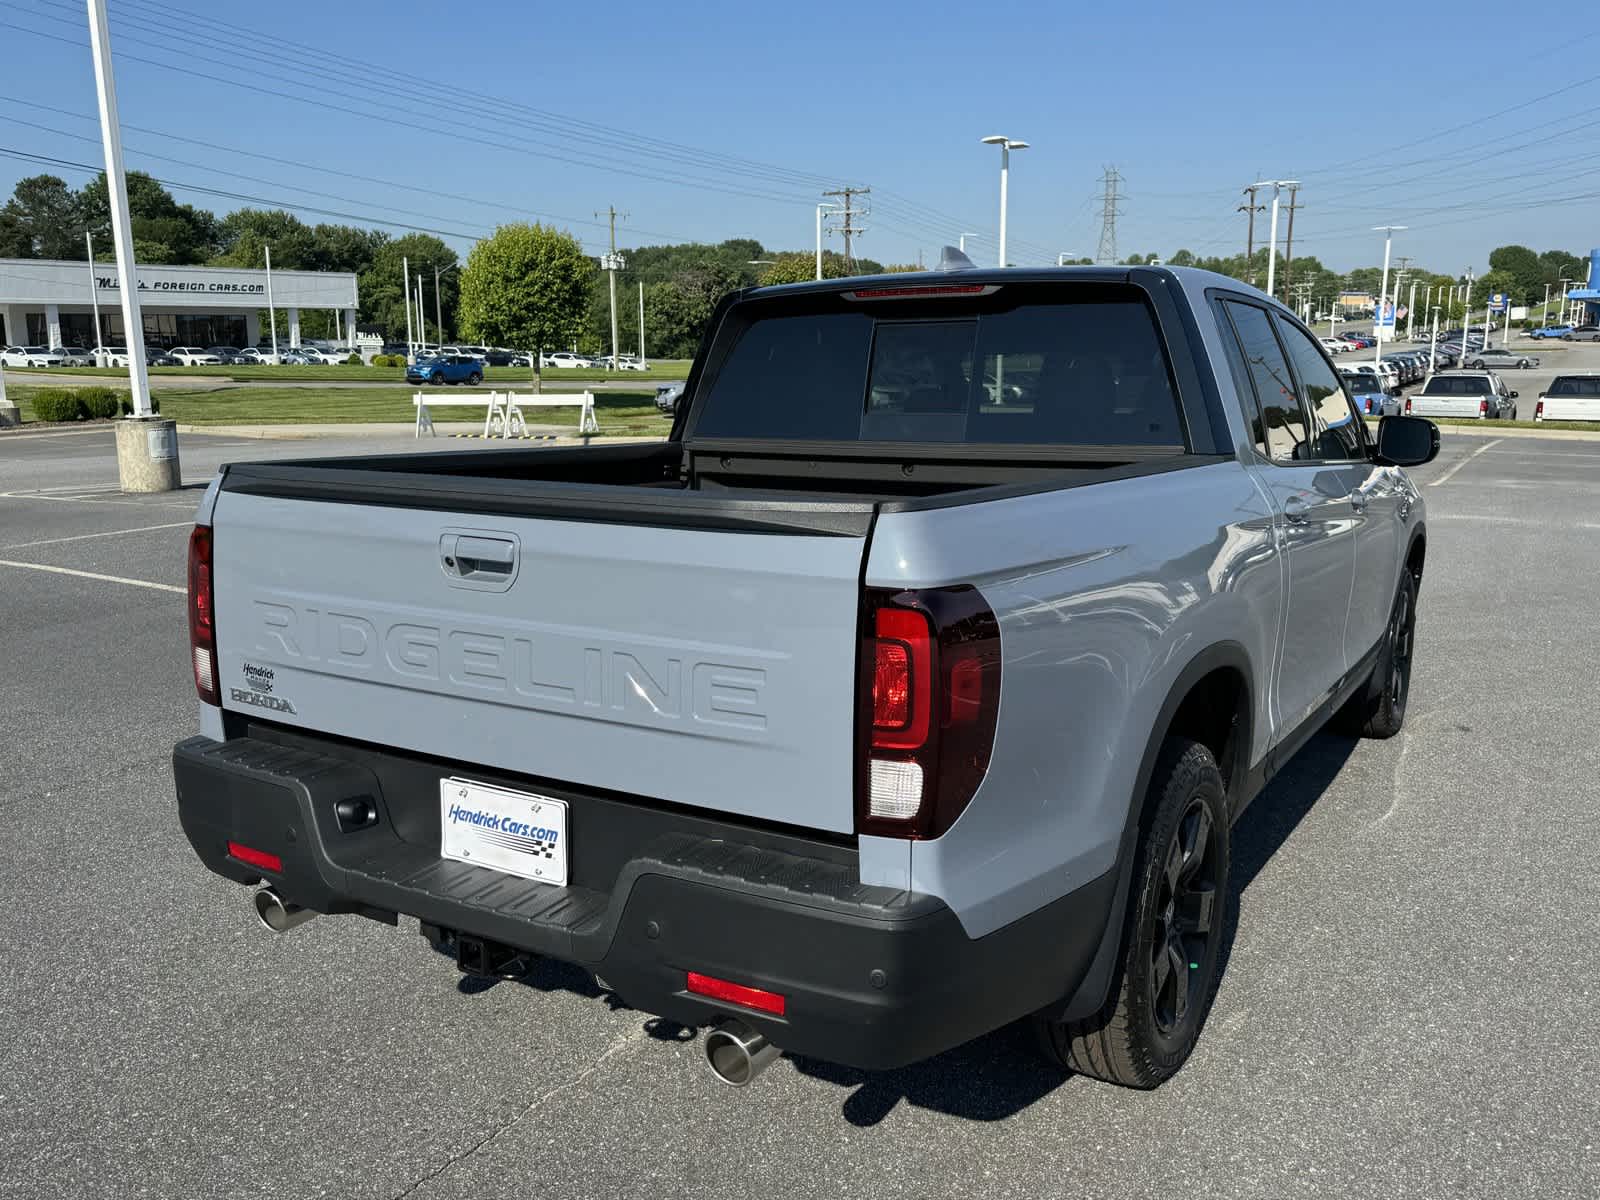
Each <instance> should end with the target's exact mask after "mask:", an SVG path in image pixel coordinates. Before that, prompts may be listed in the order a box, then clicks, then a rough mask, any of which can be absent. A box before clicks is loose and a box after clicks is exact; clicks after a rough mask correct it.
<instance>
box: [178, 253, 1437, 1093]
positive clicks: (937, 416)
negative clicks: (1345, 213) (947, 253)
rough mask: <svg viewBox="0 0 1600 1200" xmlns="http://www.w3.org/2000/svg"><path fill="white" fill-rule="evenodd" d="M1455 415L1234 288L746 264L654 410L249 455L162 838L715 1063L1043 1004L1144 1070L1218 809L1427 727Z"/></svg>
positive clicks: (736, 1065)
mask: <svg viewBox="0 0 1600 1200" xmlns="http://www.w3.org/2000/svg"><path fill="white" fill-rule="evenodd" d="M1437 451H1438V431H1437V430H1436V429H1435V427H1434V426H1433V425H1432V424H1431V423H1430V422H1427V421H1424V420H1421V419H1418V418H1411V417H1403V416H1394V417H1387V418H1385V419H1384V420H1383V421H1381V422H1380V423H1379V425H1378V427H1377V430H1376V435H1375V437H1374V435H1373V434H1372V433H1370V432H1369V430H1368V428H1367V426H1366V424H1365V423H1364V422H1363V421H1362V420H1361V419H1360V418H1359V417H1358V415H1357V414H1356V412H1355V409H1354V407H1353V406H1352V404H1351V402H1350V399H1349V397H1348V395H1347V394H1346V392H1345V390H1344V388H1343V387H1342V386H1341V384H1340V380H1339V375H1338V373H1337V371H1336V370H1335V369H1334V367H1333V365H1332V363H1331V362H1330V361H1329V360H1328V358H1327V356H1326V355H1325V353H1324V352H1323V350H1322V348H1321V346H1320V345H1319V344H1318V341H1317V338H1316V337H1315V336H1314V335H1312V334H1311V333H1310V332H1309V331H1308V330H1307V329H1306V328H1305V327H1304V326H1303V325H1301V324H1300V322H1299V321H1297V320H1296V319H1295V318H1294V317H1293V316H1292V315H1291V314H1290V313H1289V312H1288V311H1287V310H1285V309H1284V308H1282V307H1281V306H1279V305H1277V304H1275V303H1274V302H1272V301H1271V300H1269V299H1267V298H1266V297H1265V296H1263V295H1261V294H1259V293H1257V292H1254V291H1252V290H1250V289H1249V288H1246V287H1244V286H1243V285H1241V284H1239V283H1237V282H1235V281H1233V280H1231V279H1227V278H1224V277H1222V276H1217V275H1211V274H1207V273H1203V272H1197V271H1190V270H1172V269H1163V268H1131V269H1129V268H1104V269H1102V268H1069V269H1064V270H1039V271H1034V270H1023V269H1010V270H977V269H952V270H948V271H940V272H929V273H923V274H917V275H895V276H886V277H881V278H870V279H849V280H831V281H828V282H825V283H818V284H803V285H797V286H791V287H778V288H762V289H756V290H752V291H745V292H742V293H739V294H737V295H735V296H732V297H730V298H729V299H728V300H727V301H725V302H724V303H723V304H722V306H721V307H720V308H719V309H718V311H717V312H716V314H715V315H714V317H713V320H712V322H711V327H710V332H709V333H708V335H707V339H706V342H705V344H704V346H703V347H702V350H701V353H700V354H699V356H698V357H697V359H696V361H695V364H694V367H693V369H692V371H691V372H690V375H689V379H688V381H687V385H686V389H685V392H684V396H683V399H682V402H681V403H679V404H678V405H677V407H676V412H675V415H674V417H673V423H672V427H671V434H670V436H669V437H668V438H667V440H666V441H664V442H657V443H653V444H648V445H623V446H609V447H604V448H601V447H587V448H576V449H571V450H565V449H555V450H539V449H528V450H508V451H498V450H486V451H467V452H455V453H448V452H447V453H441V454H403V455H394V456H378V457H363V458H344V459H326V460H317V461H303V462H276V463H253V464H243V465H234V466H229V467H227V468H226V469H225V470H224V471H223V472H222V473H221V475H220V476H219V477H218V478H217V479H216V480H215V481H214V482H213V483H212V485H211V488H210V490H209V491H208V492H207V494H206V496H205V498H204V500H203V502H202V504H201V506H200V512H199V518H198V525H197V527H196V529H195V531H194V534H193V539H192V542H191V546H190V561H189V591H190V634H191V640H192V643H193V659H194V674H195V682H196V685H197V688H198V691H199V694H200V700H201V706H200V730H201V736H198V737H194V738H191V739H189V740H187V741H184V742H182V743H181V744H180V745H178V746H177V748H176V750H175V752H174V768H175V775H176V785H177V797H178V805H179V809H180V813H181V816H182V821H183V825H184V829H185V831H186V833H187V835H188V837H189V840H190V841H191V842H192V844H193V846H194V849H195V850H196V852H197V853H198V854H199V856H200V858H201V859H202V860H203V862H204V863H205V864H206V865H207V866H208V867H210V868H211V869H212V870H213V871H215V872H217V873H218V874H220V875H222V876H225V877H226V878H228V879H231V880H234V881H236V882H238V883H240V884H245V885H260V886H259V890H258V891H257V892H256V893H255V908H256V912H257V915H258V916H259V917H260V918H261V919H262V920H263V922H264V923H266V924H267V925H268V926H269V927H270V928H272V929H275V930H278V931H282V930H284V929H287V928H290V927H292V926H294V925H297V924H299V923H301V922H303V921H305V920H308V919H310V918H311V917H312V916H314V915H315V914H319V913H322V914H329V913H354V914H359V915H362V916H365V917H369V918H373V919H376V920H379V921H385V922H388V923H390V924H395V923H397V921H398V918H399V917H400V916H401V915H406V916H410V917H414V918H416V919H418V920H419V921H420V924H421V931H422V933H423V934H424V935H425V936H426V937H427V938H428V939H429V940H430V941H431V942H432V943H433V945H434V946H435V948H437V949H439V950H441V951H443V952H446V953H449V954H451V955H452V956H454V957H455V958H456V959H457V960H458V962H459V964H460V966H461V968H462V969H463V970H466V971H469V972H473V973H478V974H487V975H514V974H516V973H518V972H520V971H523V970H525V969H527V966H528V964H529V962H530V960H531V959H532V958H534V957H535V956H540V955H544V956H549V957H552V958H555V959H560V960H564V961H567V962H570V963H577V964H581V965H582V966H583V967H584V968H586V969H588V970H589V971H591V972H593V973H594V975H595V976H596V978H597V979H599V980H600V981H601V983H602V986H603V987H604V988H606V989H608V990H609V991H611V992H613V993H615V994H616V995H617V996H618V997H620V999H621V1000H623V1001H625V1002H626V1003H627V1004H629V1005H632V1006H633V1007H635V1008H638V1009H642V1010H645V1011H648V1012H651V1013H655V1014H660V1015H662V1016H664V1017H666V1018H668V1019H671V1020H674V1021H677V1022H680V1023H682V1024H684V1025H687V1026H696V1027H698V1026H710V1027H711V1028H710V1031H709V1032H708V1033H707V1035H706V1038H705V1049H706V1053H707V1057H708V1058H709V1060H710V1062H711V1065H712V1067H713V1069H714V1070H715V1071H716V1073H717V1075H718V1076H719V1077H720V1078H722V1079H724V1080H725V1081H728V1082H732V1083H744V1082H748V1081H749V1080H750V1079H752V1078H753V1077H755V1076H756V1075H757V1074H759V1073H760V1072H761V1070H762V1069H763V1068H764V1067H765V1066H766V1065H767V1064H768V1063H769V1062H770V1061H772V1059H773V1058H774V1057H775V1056H776V1055H777V1054H778V1053H779V1050H780V1049H781V1050H784V1051H789V1052H792V1053H795V1054H800V1055H808V1056H813V1057H816V1058H820V1059H825V1060H831V1061H835V1062H839V1063H844V1064H850V1065H853V1066H857V1067H862V1068H869V1069H870V1068H889V1067H894V1066H897V1065H901V1064H906V1063H910V1062H913V1061H917V1060H920V1059H923V1058H926V1057H928V1056H930V1055H934V1054H937V1053H939V1052H941V1051H943V1050H946V1049H948V1048H950V1047H953V1046H956V1045H958V1044H960V1043H962V1042H965V1041H967V1040H968V1039H971V1038H973V1037H975V1036H978V1035H980V1034H983V1033H985V1032H987V1031H989V1030H993V1029H996V1028H998V1027H999V1026H1001V1025H1003V1024H1006V1023H1008V1022H1011V1021H1014V1020H1016V1019H1019V1018H1024V1017H1026V1018H1030V1019H1032V1020H1033V1021H1034V1022H1035V1023H1036V1025H1037V1028H1038V1030H1039V1033H1040V1042H1041V1045H1042V1046H1043V1047H1044V1049H1045V1051H1046V1053H1047V1054H1049V1055H1050V1056H1052V1057H1053V1058H1054V1059H1056V1060H1057V1061H1059V1062H1060V1063H1062V1064H1065V1065H1067V1066H1070V1067H1071V1068H1072V1069H1074V1070H1077V1071H1080V1072H1083V1073H1086V1074H1089V1075H1094V1076H1097V1077H1100V1078H1103V1079H1107V1080H1110V1081H1113V1082H1116V1083H1121V1084H1125V1085H1130V1086H1135V1087H1151V1086H1154V1085H1156V1084H1158V1083H1160V1082H1161V1081H1162V1080H1163V1079H1165V1078H1167V1077H1169V1076H1170V1075H1172V1074H1173V1073H1174V1072H1175V1071H1176V1070H1177V1069H1178V1068H1179V1067H1180V1066H1181V1065H1182V1063H1183V1062H1184V1060H1185V1058H1186V1057H1187V1055H1188V1054H1189V1052H1190V1050H1191V1048H1192V1047H1193V1045H1194V1043H1195V1040H1196V1038H1197V1037H1198V1035H1199V1031H1200V1028H1201V1025H1202V1024H1203V1022H1204V1018H1205V1014H1206V1012H1207V1009H1208V1007H1209V1004H1210V999H1211V996H1212V994H1213V992H1214V989H1215V986H1216V983H1217V979H1218V974H1219V971H1220V963H1219V942H1220V940H1221V938H1222V932H1223V924H1224V914H1225V910H1226V897H1227V894H1228V862H1229V842H1230V830H1231V827H1232V825H1233V823H1234V822H1235V821H1236V820H1237V819H1238V818H1239V816H1240V814H1241V813H1242V812H1243V811H1244V809H1245V807H1246V805H1247V804H1248V803H1249V802H1250V800H1251V799H1252V797H1254V796H1255V795H1256V794H1257V793H1258V792H1259V791H1260V790H1261V788H1262V786H1263V785H1264V784H1265V783H1266V782H1267V780H1268V779H1270V778H1271V777H1272V775H1273V773H1274V772H1275V771H1276V770H1277V769H1278V768H1279V767H1281V766H1282V765H1283V763H1284V762H1285V760H1287V759H1288V758H1289V756H1290V755H1292V754H1293V753H1294V752H1295V751H1296V749H1297V748H1298V747H1299V746H1300V745H1301V744H1302V743H1303V742H1304V741H1305V740H1306V739H1307V738H1308V737H1309V736H1310V735H1311V734H1312V733H1313V732H1314V731H1315V730H1317V729H1318V728H1319V727H1320V726H1321V725H1323V724H1324V723H1325V722H1326V721H1328V720H1329V719H1330V718H1333V717H1338V718H1339V719H1340V720H1341V721H1342V722H1343V723H1344V725H1345V726H1346V727H1347V728H1349V729H1350V730H1352V731H1354V732H1358V733H1359V732H1363V731H1364V732H1365V733H1366V734H1367V735H1369V736H1376V737H1386V736H1389V735H1392V734H1394V733H1395V732H1396V731H1397V730H1398V729H1399V728H1400V724H1401V721H1402V720H1403V719H1404V717H1405V708H1406V698H1407V688H1408V685H1409V682H1410V666H1411V657H1412V632H1413V629H1414V620H1415V610H1416V608H1415V606H1416V598H1417V589H1418V585H1419V583H1420V581H1421V578H1422V571H1423V561H1424V555H1425V552H1426V531H1425V529H1424V520H1423V517H1424V513H1423V504H1422V500H1421V498H1420V496H1419V494H1418V491H1417V489H1416V488H1415V487H1414V486H1413V484H1412V483H1411V481H1410V480H1409V479H1408V478H1407V477H1406V475H1405V474H1404V472H1403V471H1402V470H1400V467H1402V466H1405V465H1411V464H1416V463H1422V462H1426V461H1428V460H1429V459H1431V458H1432V457H1433V456H1434V455H1435V454H1436V453H1437ZM373 1002H374V1003H375V1004H382V1003H384V1000H383V994H382V992H381V991H378V992H375V994H374V1001H373Z"/></svg>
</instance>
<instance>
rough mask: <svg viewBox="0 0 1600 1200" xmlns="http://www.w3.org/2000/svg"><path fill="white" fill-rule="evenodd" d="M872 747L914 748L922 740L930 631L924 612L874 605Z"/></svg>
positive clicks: (930, 658)
mask: <svg viewBox="0 0 1600 1200" xmlns="http://www.w3.org/2000/svg"><path fill="white" fill-rule="evenodd" d="M874 630H875V636H874V638H873V641H874V644H875V652H874V654H873V672H872V745H873V748H874V749H876V750H915V749H916V748H917V747H918V746H920V745H922V744H923V743H924V742H925V741H927V740H928V719H929V713H930V708H931V703H930V701H931V692H932V688H933V632H932V630H931V629H929V627H928V618H927V616H926V615H925V614H923V613H920V612H917V611H916V610H915V609H909V608H880V609H879V610H878V612H877V616H876V620H875V623H874Z"/></svg>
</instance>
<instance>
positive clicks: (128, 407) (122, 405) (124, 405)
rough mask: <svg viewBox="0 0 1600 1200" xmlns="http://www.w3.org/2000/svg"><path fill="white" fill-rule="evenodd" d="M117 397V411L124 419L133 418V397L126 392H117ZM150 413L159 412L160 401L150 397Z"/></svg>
mask: <svg viewBox="0 0 1600 1200" xmlns="http://www.w3.org/2000/svg"><path fill="white" fill-rule="evenodd" d="M117 395H118V398H119V399H118V402H117V404H118V411H119V412H120V413H121V414H122V415H123V416H125V417H131V416H133V397H132V396H130V395H129V394H128V393H127V392H118V393H117ZM150 411H151V412H152V413H159V412H160V411H161V401H159V400H157V399H156V398H155V397H154V396H151V397H150Z"/></svg>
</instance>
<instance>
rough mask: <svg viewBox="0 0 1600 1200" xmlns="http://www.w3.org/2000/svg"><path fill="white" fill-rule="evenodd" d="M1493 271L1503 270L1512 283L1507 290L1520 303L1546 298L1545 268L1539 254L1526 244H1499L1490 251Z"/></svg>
mask: <svg viewBox="0 0 1600 1200" xmlns="http://www.w3.org/2000/svg"><path fill="white" fill-rule="evenodd" d="M1489 269H1490V271H1491V272H1503V273H1504V274H1505V275H1507V276H1509V278H1510V283H1509V284H1508V285H1507V287H1506V288H1505V290H1506V291H1507V292H1509V293H1510V295H1511V299H1512V300H1513V301H1515V302H1516V303H1518V304H1522V303H1526V302H1527V301H1528V300H1529V299H1530V298H1534V297H1536V298H1538V299H1541V300H1542V299H1543V298H1544V270H1543V268H1542V267H1541V265H1540V263H1539V256H1538V255H1537V254H1535V253H1534V252H1533V251H1532V250H1530V249H1528V247H1526V246H1497V247H1496V248H1495V249H1493V250H1491V251H1489Z"/></svg>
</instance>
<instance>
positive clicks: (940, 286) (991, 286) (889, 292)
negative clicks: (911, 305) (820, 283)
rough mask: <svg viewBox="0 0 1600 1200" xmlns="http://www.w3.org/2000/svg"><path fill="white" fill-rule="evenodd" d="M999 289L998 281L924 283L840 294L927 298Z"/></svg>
mask: <svg viewBox="0 0 1600 1200" xmlns="http://www.w3.org/2000/svg"><path fill="white" fill-rule="evenodd" d="M999 290H1000V285H999V284H997V283H924V284H915V285H911V286H907V287H876V288H854V289H852V290H851V291H848V292H841V293H840V294H841V295H842V296H843V297H844V298H845V299H846V300H925V299H929V298H932V297H935V296H987V295H990V294H991V293H993V292H998V291H999Z"/></svg>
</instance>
